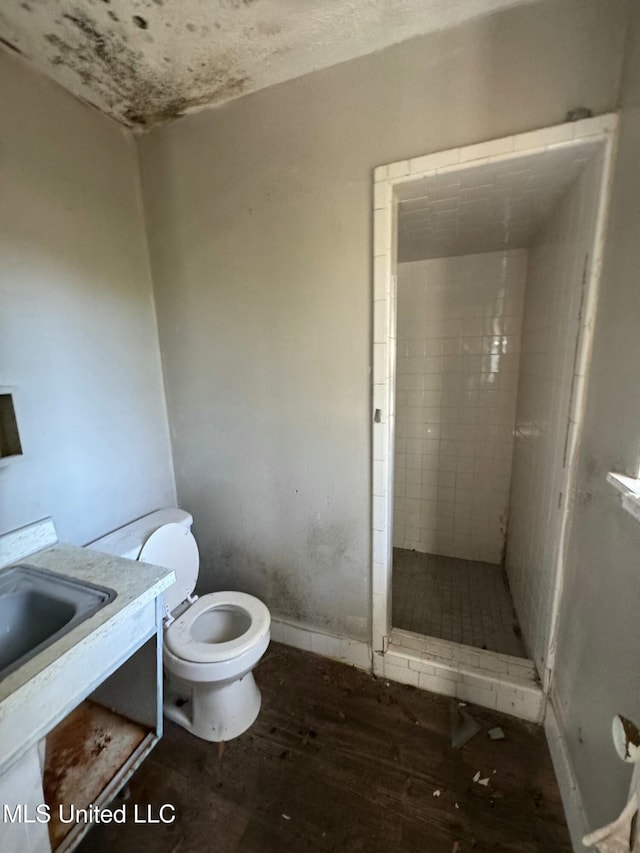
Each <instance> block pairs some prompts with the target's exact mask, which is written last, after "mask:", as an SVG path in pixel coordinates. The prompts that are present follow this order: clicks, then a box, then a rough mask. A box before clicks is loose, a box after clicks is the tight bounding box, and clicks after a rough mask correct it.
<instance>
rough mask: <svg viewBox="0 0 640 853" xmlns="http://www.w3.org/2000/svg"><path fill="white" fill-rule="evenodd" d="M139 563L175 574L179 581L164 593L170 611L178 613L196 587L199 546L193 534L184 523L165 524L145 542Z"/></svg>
mask: <svg viewBox="0 0 640 853" xmlns="http://www.w3.org/2000/svg"><path fill="white" fill-rule="evenodd" d="M138 560H139V561H140V562H141V563H151V564H152V565H154V566H160V567H161V568H163V569H172V570H173V571H174V572H175V575H176V582H175V583H174V584H172V585H171V586H170V587H169V589H167V590H165V593H164V601H165V604H167V605H168V606H169V610H175V609H176V607H177V606H178V605H179V604H182V602H183V601H184V600H185V599H186V597H187V596H188V595H191V593H192V592H193V590H194V589H195V587H196V581H197V580H198V567H199V565H200V556H199V554H198V546H197V544H196V540H195V539H194V538H193V535H192V533H191V531H190V530H188V529H187V528H186V527H184V526H183V525H182V524H175V523H171V524H163V525H162V527H159V528H158V529H157V530H155V531H154V532H153V533H152V534H151V536H150V537H149V538H148V539H147V541H146V542H145V543H144V545H143V547H142V551H140V556H139V557H138Z"/></svg>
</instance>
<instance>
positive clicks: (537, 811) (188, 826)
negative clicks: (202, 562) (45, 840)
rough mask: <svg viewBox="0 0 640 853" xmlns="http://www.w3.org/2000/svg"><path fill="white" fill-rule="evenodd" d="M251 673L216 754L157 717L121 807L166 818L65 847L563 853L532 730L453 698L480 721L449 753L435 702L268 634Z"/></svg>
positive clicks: (438, 700) (554, 803) (96, 852)
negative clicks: (155, 735)
mask: <svg viewBox="0 0 640 853" xmlns="http://www.w3.org/2000/svg"><path fill="white" fill-rule="evenodd" d="M256 680H257V682H258V683H259V685H260V688H261V690H262V698H263V702H262V710H261V713H260V716H259V717H258V720H257V721H256V723H255V724H254V725H253V726H252V728H251V729H250V730H249V731H248V732H247V733H246V734H244V735H243V736H242V737H240V738H237V739H236V740H234V741H231V742H230V743H228V744H226V746H225V748H224V750H223V752H222V754H221V755H219V748H218V745H217V744H209V743H205V742H204V741H202V740H199V739H197V738H195V737H193V736H191V735H189V734H188V733H187V732H186V731H184V730H183V729H181V728H180V727H178V726H176V725H174V724H172V723H169V722H167V724H166V731H165V736H164V738H163V740H162V741H161V742H160V743H159V744H158V746H157V747H156V749H155V750H154V751H153V752H152V753H151V755H150V756H149V758H148V759H147V760H146V761H145V763H144V764H143V765H142V767H141V768H140V770H139V771H138V772H137V773H136V775H135V776H134V777H133V779H132V781H131V784H130V791H129V798H128V800H127V801H126V802H127V805H128V807H129V809H130V810H132V806H133V804H134V803H137V804H139V805H140V806H142V809H143V811H145V812H146V808H147V804H152V806H153V808H154V809H156V810H157V808H158V807H159V806H160V805H161V804H163V803H171V804H173V805H175V807H176V812H177V819H176V821H175V823H174V824H172V825H170V826H157V825H144V824H141V825H135V824H134V823H133V822H132V819H131V818H129V819H128V821H127V823H126V824H122V825H114V824H111V825H108V826H96V827H94V828H93V829H92V830H91V831H90V833H89V834H88V836H87V837H86V839H85V840H84V841H83V843H82V844H81V846H80V850H81V851H83V852H84V853H107V851H109V853H111V851H114V850H117V851H118V853H138V851H142V850H144V851H145V853H205V851H206V853H209V852H210V853H283V851H291V853H298V851H300V853H302V851H345V853H356V851H362V853H392V851H393V853H403V851H407V853H409V851H411V853H413V851H415V853H480V851H501V853H506V851H510V853H570V851H571V845H570V842H569V836H568V832H567V829H566V825H565V821H564V816H563V812H562V805H561V801H560V795H559V792H558V788H557V785H556V781H555V778H554V774H553V770H552V766H551V759H550V757H549V753H548V750H547V746H546V741H545V737H544V733H543V731H542V729H541V728H539V727H536V726H533V725H530V724H528V723H524V722H521V721H519V720H516V719H514V718H513V717H508V716H505V715H503V714H498V713H495V712H492V711H486V710H483V709H481V708H477V707H475V706H471V705H469V706H467V710H469V711H471V713H472V714H473V716H474V717H475V718H476V719H477V721H478V722H479V723H480V724H481V725H482V727H483V730H482V731H481V732H480V733H479V734H477V735H476V736H475V737H474V738H473V739H472V740H471V741H470V742H469V743H468V744H466V746H464V747H463V748H462V749H461V750H459V751H454V750H452V749H451V746H450V731H449V700H448V699H446V698H444V697H441V696H436V695H433V694H431V693H425V692H424V691H420V690H417V689H415V688H412V687H405V686H402V685H399V684H395V683H393V682H386V681H384V680H383V679H376V678H374V677H372V676H370V675H368V674H366V673H364V672H361V671H359V670H356V669H353V668H351V667H348V666H344V665H342V664H339V663H334V662H332V661H329V660H326V659H324V658H320V657H317V656H315V655H312V654H310V653H308V652H301V651H298V650H296V649H291V648H288V647H286V646H281V645H278V644H275V643H274V644H272V646H271V648H270V649H269V651H268V652H267V655H266V656H265V658H264V659H263V661H262V662H261V663H260V665H259V666H258V668H257V670H256ZM496 725H500V726H502V728H503V729H504V731H505V733H506V739H505V740H501V741H493V740H491V739H490V738H489V737H488V736H487V731H488V729H490V728H491V727H492V726H496ZM478 770H479V771H480V773H481V775H482V777H489V780H490V781H489V784H488V786H487V787H483V786H481V785H478V784H476V783H474V782H473V781H472V780H473V777H474V775H475V773H476V772H477V771H478ZM437 792H439V794H438V793H437ZM129 814H131V811H130V812H129Z"/></svg>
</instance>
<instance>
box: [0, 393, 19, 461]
mask: <svg viewBox="0 0 640 853" xmlns="http://www.w3.org/2000/svg"><path fill="white" fill-rule="evenodd" d="M21 453H22V445H21V444H20V435H19V433H18V422H17V421H16V410H15V409H14V407H13V397H12V396H11V394H0V458H1V459H4V457H5V456H19V455H20V454H21Z"/></svg>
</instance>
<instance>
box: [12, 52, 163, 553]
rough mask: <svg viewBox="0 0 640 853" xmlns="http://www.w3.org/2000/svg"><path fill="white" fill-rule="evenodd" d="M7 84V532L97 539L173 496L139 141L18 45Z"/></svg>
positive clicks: (75, 540) (75, 539)
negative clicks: (37, 524)
mask: <svg viewBox="0 0 640 853" xmlns="http://www.w3.org/2000/svg"><path fill="white" fill-rule="evenodd" d="M0 79H1V80H2V86H1V87H0V113H1V114H2V115H3V116H4V117H5V119H4V120H3V121H2V122H1V123H0V150H1V151H2V156H1V157H0V187H1V190H0V256H1V257H2V262H1V263H0V304H1V306H2V307H1V311H0V386H6V385H8V386H15V389H16V390H15V403H16V414H17V418H18V423H19V428H20V433H21V438H22V448H23V451H24V455H23V457H22V458H21V459H19V460H18V461H15V462H5V463H0V532H3V531H6V530H11V529H13V528H16V527H21V526H23V525H25V524H28V523H29V522H32V521H34V520H36V519H38V518H42V517H43V516H47V515H51V516H53V518H54V520H55V523H56V525H57V528H58V533H59V536H60V539H61V540H63V541H67V542H72V543H75V544H84V543H85V542H87V541H88V540H90V539H93V538H95V537H97V536H98V535H100V534H102V533H106V532H107V531H109V530H111V529H113V528H114V527H116V526H118V525H120V524H122V523H124V522H126V521H128V520H130V519H132V518H135V517H137V516H139V515H142V514H143V513H145V512H149V511H150V510H153V509H156V508H157V507H159V506H162V505H166V504H171V503H173V502H174V501H175V491H174V484H173V474H172V470H171V457H170V447H169V438H168V429H167V420H166V411H165V403H164V394H163V388H162V377H161V370H160V357H159V349H158V338H157V330H156V323H155V312H154V305H153V297H152V290H151V281H150V275H149V269H148V262H147V255H146V246H145V234H144V225H143V219H142V213H141V205H140V199H139V193H138V190H137V186H138V183H137V180H138V179H137V166H136V156H135V149H134V147H133V145H132V144H131V143H130V142H129V141H128V140H127V138H126V137H125V135H124V133H123V131H122V130H121V129H120V128H118V126H117V125H116V124H114V123H113V122H112V121H110V120H108V119H106V118H105V117H104V116H102V115H100V114H99V113H97V112H96V111H94V110H92V109H90V108H89V107H87V106H85V105H84V104H82V103H80V102H79V101H77V100H76V99H75V98H73V97H72V96H71V95H69V94H68V93H66V92H65V91H63V90H62V89H60V88H59V87H58V86H57V85H56V84H54V83H51V82H50V81H48V80H46V79H45V78H44V77H42V76H40V75H39V74H38V73H35V72H33V71H31V70H30V69H29V68H28V67H27V66H26V65H25V64H24V63H23V62H22V61H21V60H19V59H16V58H14V57H12V56H10V55H8V54H7V53H6V52H4V51H2V52H0Z"/></svg>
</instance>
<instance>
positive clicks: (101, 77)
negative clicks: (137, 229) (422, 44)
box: [0, 0, 523, 127]
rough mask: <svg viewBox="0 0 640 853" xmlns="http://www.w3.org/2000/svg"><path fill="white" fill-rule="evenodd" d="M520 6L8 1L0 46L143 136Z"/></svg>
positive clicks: (492, 2) (411, 0)
mask: <svg viewBox="0 0 640 853" xmlns="http://www.w3.org/2000/svg"><path fill="white" fill-rule="evenodd" d="M520 2H523V0H75V2H73V0H2V3H1V4H0V41H1V42H2V43H4V45H5V46H6V47H10V48H12V49H14V50H17V51H18V52H19V53H21V54H22V55H23V56H24V57H26V58H27V59H28V60H30V61H31V62H32V63H33V64H34V65H36V66H37V67H38V68H40V69H41V70H42V71H44V72H45V73H46V74H47V75H48V76H50V77H52V78H53V79H54V80H57V81H58V82H59V83H61V84H62V85H63V86H65V87H66V88H67V89H69V90H70V91H71V92H73V93H74V94H75V95H78V96H79V97H81V98H83V99H84V100H86V101H88V102H89V103H91V104H94V105H95V106H96V107H98V108H99V109H101V110H103V111H104V112H106V113H108V114H109V115H111V116H112V117H113V118H115V119H117V120H118V121H120V122H123V123H124V124H127V125H131V126H137V127H145V126H150V125H153V124H154V123H156V122H158V121H166V120H168V119H171V118H176V117H178V116H180V115H183V114H184V113H185V112H190V111H192V110H194V109H198V108H202V107H203V106H208V105H211V104H219V103H223V102H224V101H228V100H230V99H231V98H235V97H238V96H239V95H242V94H246V93H248V92H253V91H256V90H258V89H263V88H265V87H266V86H271V85H273V84H274V83H281V82H282V81H284V80H289V79H292V78H294V77H299V76H301V75H303V74H306V73H308V72H310V71H314V70H317V69H320V68H327V67H329V66H330V65H334V64H336V63H338V62H344V61H345V60H348V59H352V58H354V57H357V56H364V55H365V54H368V53H373V52H374V51H377V50H381V49H382V48H384V47H387V46H388V45H390V44H393V43H396V42H400V41H403V40H405V39H408V38H412V37H413V36H416V35H421V34H423V33H426V32H430V31H434V30H439V29H444V28H447V27H451V26H454V25H456V24H459V23H461V22H463V21H465V20H469V19H471V18H475V17H478V16H480V15H486V14H489V13H491V12H494V11H497V10H499V9H503V8H505V7H508V6H514V5H517V4H518V3H520Z"/></svg>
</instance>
